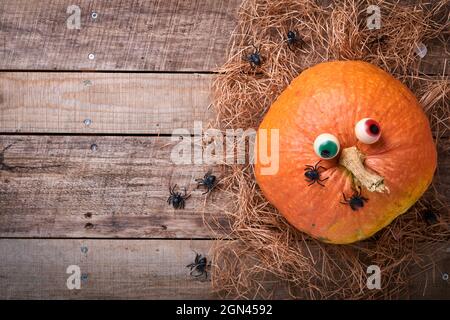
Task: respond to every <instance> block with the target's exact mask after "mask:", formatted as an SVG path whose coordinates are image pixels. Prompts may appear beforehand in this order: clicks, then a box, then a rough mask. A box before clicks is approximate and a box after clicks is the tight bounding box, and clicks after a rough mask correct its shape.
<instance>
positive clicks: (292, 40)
mask: <svg viewBox="0 0 450 320" xmlns="http://www.w3.org/2000/svg"><path fill="white" fill-rule="evenodd" d="M286 42H287V44H288V48H289V49H291V50H292V51H294V49H293V48H294V47H295V46H296V45H298V44H302V43H303V40H302V39H301V38H300V37H299V36H297V34H296V33H295V31H288V33H287V39H286Z"/></svg>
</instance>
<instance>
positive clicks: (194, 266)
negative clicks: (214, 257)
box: [186, 252, 211, 279]
mask: <svg viewBox="0 0 450 320" xmlns="http://www.w3.org/2000/svg"><path fill="white" fill-rule="evenodd" d="M194 253H195V260H194V262H193V263H191V264H188V265H187V266H186V268H189V269H191V272H190V273H189V274H190V275H191V276H194V277H196V278H198V277H201V276H202V275H205V279H206V278H208V271H207V270H206V269H207V268H208V267H209V266H211V262H209V263H208V261H207V259H206V257H204V256H202V255H201V254H198V253H197V252H194ZM194 272H195V273H196V274H195V275H194Z"/></svg>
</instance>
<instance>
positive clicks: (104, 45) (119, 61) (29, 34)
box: [0, 0, 240, 71]
mask: <svg viewBox="0 0 450 320" xmlns="http://www.w3.org/2000/svg"><path fill="white" fill-rule="evenodd" d="M239 3H240V0H214V1H210V0H194V1H183V0H164V1H159V0H132V1H124V0H114V1H111V0H96V1H90V0H80V1H75V2H74V1H71V0H62V1H54V0H43V1H41V0H31V1H30V0H2V1H1V2H0V21H1V24H0V43H2V45H1V46H0V69H22V70H23V69H33V70H36V69H45V70H55V69H58V70H147V71H210V70H212V69H215V68H216V67H218V66H220V65H221V64H222V63H223V62H224V50H225V48H226V45H227V43H228V40H229V37H230V35H231V31H232V30H233V28H234V26H235V23H236V21H235V17H234V16H235V13H236V12H237V8H238V5H239ZM71 5H77V6H78V7H79V8H80V10H81V20H80V22H81V24H80V29H68V28H67V19H68V18H69V17H70V16H71V14H70V13H67V8H68V7H69V6H71ZM69 12H70V11H69ZM92 12H96V13H97V15H98V16H97V18H96V19H92V17H91V13H92ZM90 53H93V54H94V55H95V58H94V59H92V60H90V59H89V58H88V56H89V54H90Z"/></svg>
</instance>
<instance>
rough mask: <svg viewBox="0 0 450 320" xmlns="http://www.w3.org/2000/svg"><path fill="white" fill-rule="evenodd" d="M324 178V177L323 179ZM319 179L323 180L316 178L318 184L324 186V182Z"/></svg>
mask: <svg viewBox="0 0 450 320" xmlns="http://www.w3.org/2000/svg"><path fill="white" fill-rule="evenodd" d="M325 180H326V179H325ZM321 181H323V180H317V183H318V184H319V185H321V186H322V187H325V185H324V184H322V182H321Z"/></svg>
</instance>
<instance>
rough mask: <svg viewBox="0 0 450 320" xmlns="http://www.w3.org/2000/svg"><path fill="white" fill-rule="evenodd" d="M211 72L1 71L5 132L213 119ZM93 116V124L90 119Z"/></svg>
mask: <svg viewBox="0 0 450 320" xmlns="http://www.w3.org/2000/svg"><path fill="white" fill-rule="evenodd" d="M211 81H212V76H211V75H202V74H136V73H134V74H130V73H51V72H50V73H42V72H27V73H14V72H2V73H0V132H26V133H31V132H33V133H35V132H47V133H127V134H133V133H139V134H171V133H172V131H173V130H174V129H176V128H187V129H192V128H193V126H194V122H195V121H201V122H203V123H204V125H205V126H206V124H207V123H208V122H209V121H210V120H211V119H213V117H214V114H213V111H212V110H210V109H208V106H209V105H210V103H211V98H210V91H211V90H210V85H211ZM86 119H90V120H91V124H90V125H89V126H88V125H86V124H85V123H84V121H85V120H86Z"/></svg>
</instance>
